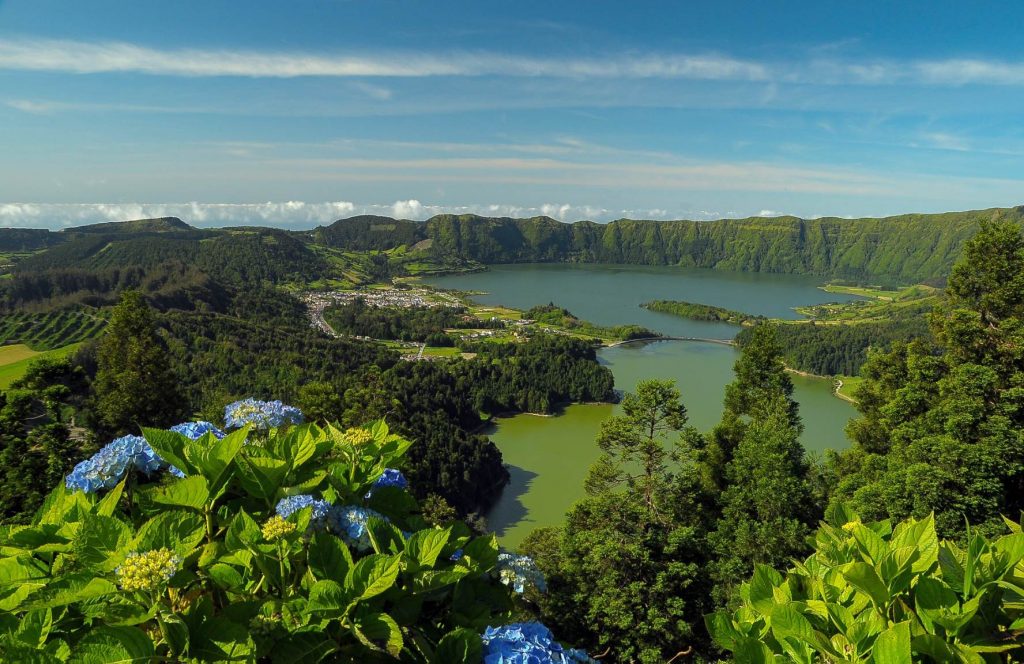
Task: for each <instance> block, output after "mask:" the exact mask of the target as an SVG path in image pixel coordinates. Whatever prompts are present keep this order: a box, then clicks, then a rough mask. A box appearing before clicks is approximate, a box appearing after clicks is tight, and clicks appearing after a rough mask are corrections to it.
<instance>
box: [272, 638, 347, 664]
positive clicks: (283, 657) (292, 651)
mask: <svg viewBox="0 0 1024 664" xmlns="http://www.w3.org/2000/svg"><path fill="white" fill-rule="evenodd" d="M337 649H338V646H337V644H336V643H334V642H333V641H331V640H330V639H328V638H327V637H325V636H324V635H323V634H320V633H314V632H299V633H298V634H292V635H291V636H289V637H287V638H285V639H282V640H280V641H278V642H277V643H275V644H274V647H273V649H272V650H271V651H270V660H271V661H273V662H288V663H289V664H318V662H322V661H323V660H324V658H326V657H327V656H328V655H330V654H331V653H333V652H335V651H336V650H337Z"/></svg>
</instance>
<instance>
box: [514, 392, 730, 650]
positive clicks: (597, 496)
mask: <svg viewBox="0 0 1024 664" xmlns="http://www.w3.org/2000/svg"><path fill="white" fill-rule="evenodd" d="M695 437H698V434H697V433H696V432H695V431H693V430H692V429H688V428H687V427H686V410H685V408H684V407H683V405H682V403H681V401H680V395H679V391H678V390H677V389H676V388H675V387H674V385H673V384H672V383H671V382H669V381H657V380H649V381H643V382H641V383H640V384H639V385H638V386H637V391H636V394H629V395H626V397H625V398H624V399H623V402H622V414H621V415H617V416H614V417H612V418H610V419H609V420H608V421H606V422H605V423H604V425H603V426H602V429H601V433H600V434H599V437H598V444H599V446H600V447H601V449H602V452H603V453H602V456H601V458H600V460H599V461H598V462H597V463H595V464H594V466H593V467H592V468H591V472H590V474H589V476H588V478H587V481H586V490H587V494H588V496H587V498H585V499H584V500H582V501H580V502H579V503H577V504H576V505H575V506H574V507H573V508H572V509H571V510H570V512H569V513H568V514H567V515H566V523H565V526H564V528H561V529H544V530H540V531H537V532H535V533H534V534H532V535H531V536H530V537H529V538H528V539H527V541H526V542H525V543H524V544H523V546H522V549H523V550H524V551H525V552H527V553H529V554H530V555H532V556H533V557H534V559H535V560H536V561H537V563H538V565H539V566H540V568H541V569H542V570H543V571H544V572H545V574H546V576H547V577H548V595H547V596H545V597H542V598H538V601H539V603H540V606H541V609H542V613H543V615H544V617H545V620H547V621H549V622H550V623H551V624H555V625H558V626H559V628H560V630H561V631H562V632H563V633H565V634H566V635H567V636H569V635H571V637H570V638H572V639H573V640H576V641H579V642H581V643H585V644H586V646H587V648H588V649H590V650H593V651H597V652H600V651H604V650H608V651H609V652H610V657H611V659H613V660H614V661H623V662H628V661H638V662H664V661H666V660H668V659H671V658H672V657H673V656H675V655H677V654H678V653H679V652H686V651H687V649H688V648H690V647H692V646H694V645H695V644H696V645H697V646H701V644H702V638H703V637H702V636H701V635H700V633H699V631H697V630H695V629H694V627H695V625H697V624H699V621H700V619H701V616H702V615H703V613H704V612H705V611H706V610H707V609H709V608H710V605H709V603H708V602H707V597H708V592H709V588H710V585H709V583H708V577H707V574H706V573H705V566H706V564H707V544H706V538H705V534H706V530H707V525H706V521H705V518H706V514H707V509H706V507H707V504H708V502H709V500H708V497H707V496H706V495H705V494H704V493H703V491H702V490H701V486H700V481H699V477H698V474H697V472H696V470H695V465H694V462H693V459H692V456H691V454H690V444H691V443H692V441H693V439H694V438H695ZM670 461H675V462H676V463H674V464H673V463H669V462H670Z"/></svg>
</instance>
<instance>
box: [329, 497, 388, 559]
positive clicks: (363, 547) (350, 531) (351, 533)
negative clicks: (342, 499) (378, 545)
mask: <svg viewBox="0 0 1024 664" xmlns="http://www.w3.org/2000/svg"><path fill="white" fill-rule="evenodd" d="M370 517H377V518H379V519H384V520H385V521H387V520H388V518H387V517H386V516H384V515H383V514H380V513H379V512H374V511H373V510H371V509H367V508H365V507H359V506H358V505H345V506H344V507H338V506H335V507H332V508H331V510H330V512H329V513H328V515H327V527H328V528H330V529H331V530H332V531H333V532H334V533H335V534H336V535H338V536H339V537H341V539H343V540H345V543H346V544H348V545H349V546H353V547H355V548H356V550H357V551H369V550H370V549H371V548H372V546H373V545H372V544H371V543H370V533H369V532H367V530H366V523H367V522H368V521H369V520H370Z"/></svg>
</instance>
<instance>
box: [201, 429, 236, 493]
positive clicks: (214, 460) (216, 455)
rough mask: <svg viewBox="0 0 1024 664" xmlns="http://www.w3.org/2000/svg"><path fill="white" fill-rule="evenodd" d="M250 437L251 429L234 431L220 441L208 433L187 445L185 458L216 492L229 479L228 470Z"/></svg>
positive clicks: (211, 489)
mask: <svg viewBox="0 0 1024 664" xmlns="http://www.w3.org/2000/svg"><path fill="white" fill-rule="evenodd" d="M248 436H249V427H248V426H245V427H242V428H241V429H238V430H237V431H232V432H231V433H229V434H228V435H226V436H224V437H223V438H221V439H220V440H218V439H217V437H216V436H214V435H213V434H212V433H207V434H206V435H204V436H203V437H202V438H199V439H198V440H188V441H187V442H186V443H185V456H186V457H187V458H188V460H189V461H191V462H192V463H193V464H194V465H195V467H196V468H197V469H198V470H199V472H200V473H202V474H203V477H205V478H206V479H207V481H208V482H209V483H210V491H212V492H216V491H217V490H218V489H219V488H220V484H221V482H223V481H224V480H225V479H226V478H227V473H228V468H229V467H230V466H231V462H232V461H233V460H234V459H235V456H236V455H237V454H238V452H239V450H241V449H242V447H243V446H244V445H245V440H246V438H247V437H248Z"/></svg>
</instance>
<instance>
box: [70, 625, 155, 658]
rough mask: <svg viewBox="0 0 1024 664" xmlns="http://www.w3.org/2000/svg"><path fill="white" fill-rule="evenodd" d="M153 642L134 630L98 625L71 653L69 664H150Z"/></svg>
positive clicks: (153, 654) (152, 656)
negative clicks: (143, 663)
mask: <svg viewBox="0 0 1024 664" xmlns="http://www.w3.org/2000/svg"><path fill="white" fill-rule="evenodd" d="M154 656H155V652H154V649H153V642H152V641H151V640H150V638H149V637H148V636H146V633H145V632H143V631H142V630H141V629H138V628H136V627H106V626H102V625H101V626H99V627H94V628H92V629H90V630H88V631H87V632H86V633H85V636H83V637H82V640H81V641H79V642H78V644H77V645H76V646H75V648H74V650H72V651H71V659H70V660H69V662H70V664H129V663H133V662H150V661H151V660H152V659H153V658H154Z"/></svg>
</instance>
